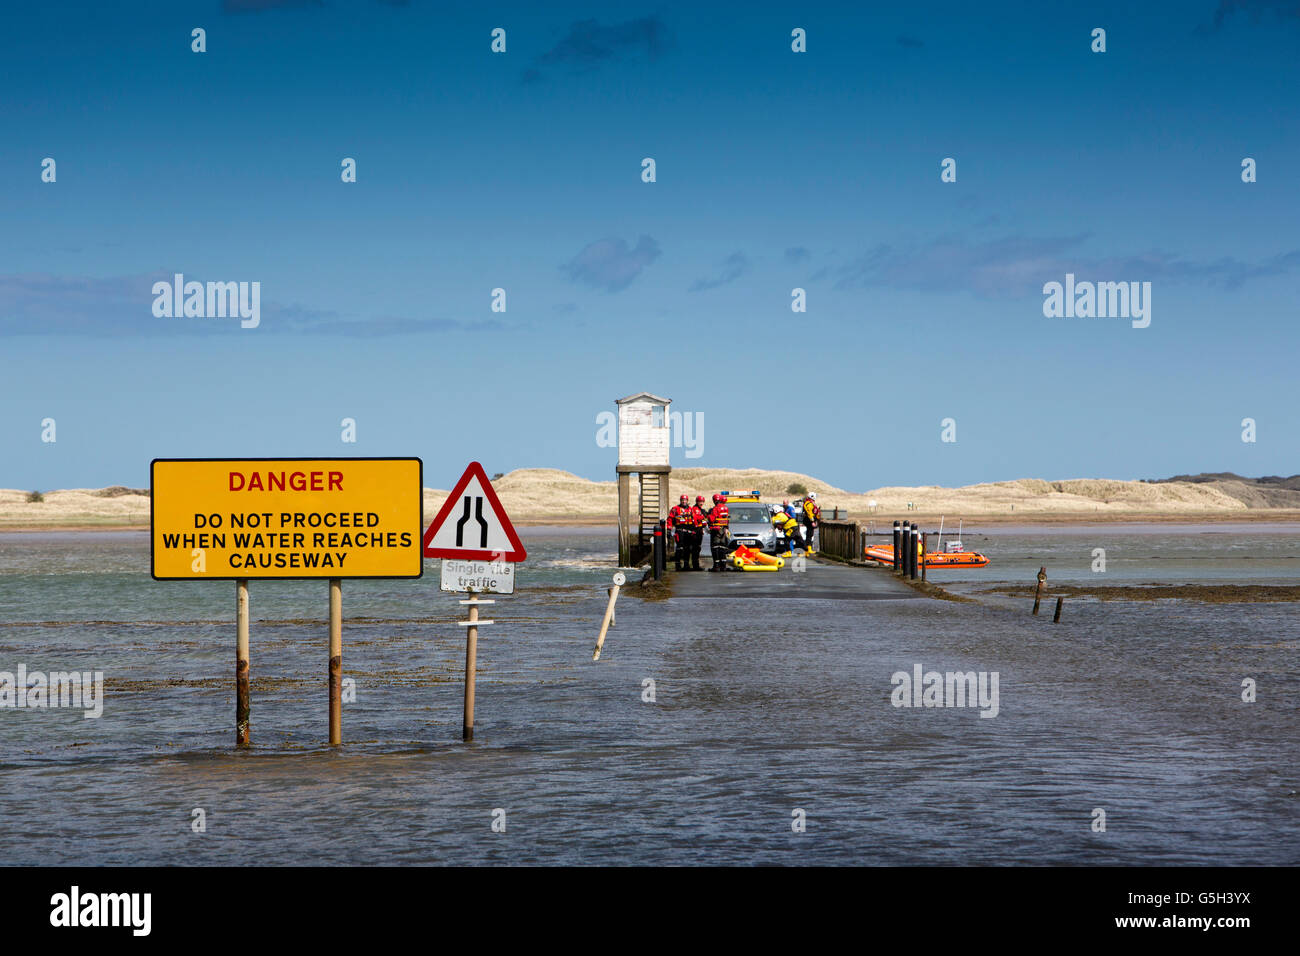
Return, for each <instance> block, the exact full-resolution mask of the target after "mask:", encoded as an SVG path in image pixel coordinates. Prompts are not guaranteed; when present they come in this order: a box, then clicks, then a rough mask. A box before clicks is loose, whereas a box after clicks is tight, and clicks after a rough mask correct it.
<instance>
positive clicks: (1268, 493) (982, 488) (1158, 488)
mask: <svg viewBox="0 0 1300 956" xmlns="http://www.w3.org/2000/svg"><path fill="white" fill-rule="evenodd" d="M671 481H672V483H671V497H672V499H673V501H675V500H676V498H677V496H678V495H681V494H687V495H689V496H690V497H691V499H692V500H694V498H695V496H696V495H704V497H705V498H706V499H707V500H711V499H712V496H713V493H714V492H715V491H721V490H731V491H740V490H751V489H758V490H759V492H760V493H761V494H762V495H763V496H764V498H765V499H767V500H773V501H780V500H781V499H783V498H788V497H792V496H791V495H790V494H789V493H788V492H787V491H786V489H787V488H788V487H789V486H790V485H791V484H792V483H799V484H802V485H804V486H805V487H807V488H808V489H809V490H810V491H816V492H817V494H818V498H819V500H820V503H821V505H822V509H823V512H824V514H825V515H826V516H828V517H829V516H830V515H831V514H832V513H833V512H834V510H835V509H836V508H839V509H841V511H842V512H847V514H848V515H849V516H851V517H854V518H867V517H880V518H893V517H909V516H916V515H924V516H938V515H948V516H950V517H958V516H961V517H971V518H974V517H980V518H986V519H997V520H1006V519H1020V518H1023V519H1026V520H1032V519H1035V518H1038V519H1043V518H1053V517H1055V518H1061V519H1065V520H1090V519H1092V520H1106V519H1114V518H1131V517H1134V516H1138V515H1142V516H1168V517H1186V518H1197V517H1201V518H1205V519H1221V518H1228V517H1234V516H1235V517H1241V518H1246V517H1264V516H1266V515H1267V516H1276V517H1287V516H1288V515H1287V512H1286V511H1284V510H1283V509H1292V510H1300V490H1294V489H1287V488H1283V487H1278V486H1276V485H1272V486H1269V485H1265V486H1261V484H1260V480H1252V479H1243V478H1240V477H1238V476H1235V475H1234V476H1231V477H1225V478H1219V477H1217V476H1216V477H1214V478H1212V479H1211V480H1206V479H1205V478H1201V477H1198V478H1196V479H1195V480H1186V481H1179V480H1173V481H1160V482H1142V481H1111V480H1105V479H1096V478H1075V479H1069V480H1064V481H1044V480H1040V479H1036V478H1023V479H1020V480H1017V481H999V482H993V483H989V484H979V485H967V486H965V487H962V488H943V487H939V486H924V487H918V488H906V487H885V488H877V489H875V490H873V491H865V492H852V491H847V490H845V489H842V488H836V487H834V486H832V485H828V484H826V482H824V481H819V480H818V479H816V478H813V477H811V476H809V475H803V474H799V473H798V472H789V471H765V470H761V469H757V468H748V469H735V468H682V469H678V470H676V471H674V472H673V473H672V476H671ZM494 487H495V488H496V490H497V492H498V494H499V496H500V498H501V501H502V504H503V505H504V506H505V508H506V511H507V512H508V513H509V514H510V516H511V518H513V519H514V520H515V521H517V522H519V523H521V524H593V523H613V522H614V521H615V519H616V516H617V513H618V486H617V484H616V483H615V482H614V481H590V480H588V479H586V478H581V477H579V476H577V475H574V474H571V473H569V472H567V471H560V470H558V469H552V468H521V469H519V470H517V471H512V472H510V473H509V474H507V475H505V476H504V477H503V478H500V479H498V480H497V481H496V482H494ZM447 493H448V492H447V491H446V490H435V489H431V488H426V489H425V490H424V512H425V518H426V520H431V519H432V518H433V516H434V515H435V514H436V513H437V511H438V509H439V507H441V505H442V503H443V501H445V500H446V496H447ZM28 497H29V494H28V492H25V491H17V490H12V489H11V490H0V528H4V529H10V530H13V529H24V528H26V529H40V528H71V527H87V528H121V527H147V526H148V524H149V498H148V495H147V493H144V491H143V490H142V489H129V488H122V487H117V486H115V487H112V488H101V489H88V488H74V489H68V490H63V491H50V492H46V493H45V495H44V499H45V500H44V501H29V500H28ZM872 502H875V507H874V508H872V507H871V503H872Z"/></svg>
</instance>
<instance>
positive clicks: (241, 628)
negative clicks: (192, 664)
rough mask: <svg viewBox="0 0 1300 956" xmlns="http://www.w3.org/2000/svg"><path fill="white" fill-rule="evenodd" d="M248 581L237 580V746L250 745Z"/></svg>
mask: <svg viewBox="0 0 1300 956" xmlns="http://www.w3.org/2000/svg"><path fill="white" fill-rule="evenodd" d="M249 710H250V705H249V699H248V582H247V581H236V582H235V746H236V747H247V746H248V729H249V727H248V724H249Z"/></svg>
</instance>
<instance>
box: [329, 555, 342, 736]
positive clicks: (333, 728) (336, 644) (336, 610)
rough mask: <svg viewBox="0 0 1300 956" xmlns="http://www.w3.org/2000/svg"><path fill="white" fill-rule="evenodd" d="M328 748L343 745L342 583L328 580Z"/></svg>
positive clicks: (336, 579)
mask: <svg viewBox="0 0 1300 956" xmlns="http://www.w3.org/2000/svg"><path fill="white" fill-rule="evenodd" d="M329 680H330V746H331V747H337V746H338V745H339V744H341V743H343V582H342V581H341V580H339V579H338V578H330V677H329Z"/></svg>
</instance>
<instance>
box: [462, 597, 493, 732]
mask: <svg viewBox="0 0 1300 956" xmlns="http://www.w3.org/2000/svg"><path fill="white" fill-rule="evenodd" d="M460 603H461V604H466V605H468V606H469V620H468V621H461V622H460V624H461V626H462V627H465V628H466V631H465V718H464V720H463V721H462V722H461V730H460V737H461V740H465V741H469V740H473V739H474V678H475V676H476V672H477V670H478V628H479V625H480V624H491V623H492V622H491V621H480V620H479V619H478V608H479V605H480V604H495V603H496V602H495V601H480V600H479V599H478V596H477V595H476V594H475V593H474V592H473V591H470V592H469V600H466V601H461V602H460Z"/></svg>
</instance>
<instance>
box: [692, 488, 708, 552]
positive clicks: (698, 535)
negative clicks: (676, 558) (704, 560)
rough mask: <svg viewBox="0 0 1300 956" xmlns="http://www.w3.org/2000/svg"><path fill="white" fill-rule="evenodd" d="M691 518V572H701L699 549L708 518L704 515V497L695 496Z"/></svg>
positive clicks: (702, 542) (702, 543)
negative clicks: (692, 519)
mask: <svg viewBox="0 0 1300 956" xmlns="http://www.w3.org/2000/svg"><path fill="white" fill-rule="evenodd" d="M691 517H693V518H694V519H695V533H694V534H692V535H691V570H692V571H703V570H704V569H703V568H702V567H700V548H701V547H703V545H704V528H705V526H706V525H707V524H708V523H709V519H708V517H707V516H706V515H705V513H704V496H703V495H696V496H695V507H694V508H692V509H691Z"/></svg>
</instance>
